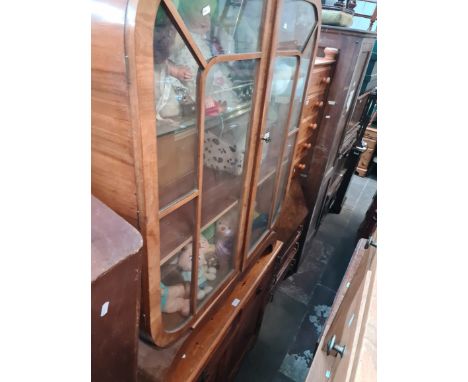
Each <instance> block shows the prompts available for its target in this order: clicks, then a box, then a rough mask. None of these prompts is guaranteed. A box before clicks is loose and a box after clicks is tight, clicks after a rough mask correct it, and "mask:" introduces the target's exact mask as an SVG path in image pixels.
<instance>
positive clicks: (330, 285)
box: [236, 174, 377, 382]
mask: <svg viewBox="0 0 468 382" xmlns="http://www.w3.org/2000/svg"><path fill="white" fill-rule="evenodd" d="M376 188H377V182H376V180H375V176H373V174H370V176H369V177H367V178H361V177H358V176H356V175H354V176H353V178H352V180H351V183H350V186H349V188H348V192H347V194H346V201H345V204H344V206H343V208H342V211H341V213H340V214H338V215H336V214H328V215H327V216H326V217H325V218H324V220H323V222H322V224H321V226H320V228H319V230H318V232H317V234H316V235H315V236H314V237H313V238H308V240H307V241H306V244H305V246H304V254H303V260H302V263H301V265H300V266H299V269H298V272H297V273H296V274H294V275H292V276H291V277H289V278H288V279H286V280H284V281H283V282H282V283H281V284H280V286H279V288H278V290H277V292H276V293H275V295H274V299H273V302H272V303H270V304H268V306H267V309H266V312H265V317H264V320H263V324H262V328H261V330H260V334H259V337H258V340H257V343H256V344H255V346H254V347H253V348H252V350H251V351H250V352H249V353H247V355H246V356H245V358H244V360H243V362H242V365H241V368H240V370H239V373H238V375H237V377H236V381H238V382H267V381H268V382H271V381H273V382H281V381H282V382H292V381H294V382H302V381H304V379H305V377H306V375H307V372H308V369H309V368H310V365H311V362H312V358H313V352H314V350H315V344H316V342H317V339H318V338H319V336H320V334H321V331H322V329H323V325H324V323H325V320H326V318H327V316H328V314H329V311H330V307H331V305H332V303H333V299H334V297H335V293H336V290H337V289H338V287H339V285H340V283H341V279H342V278H343V275H344V273H345V271H346V268H347V266H348V263H349V260H350V258H351V255H352V253H353V250H354V247H355V244H356V231H357V229H358V227H359V224H360V223H361V221H362V220H363V218H364V215H365V213H366V211H367V208H368V207H369V205H370V203H371V201H372V197H373V196H374V193H375V192H376Z"/></svg>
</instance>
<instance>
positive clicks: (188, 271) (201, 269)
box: [177, 243, 216, 300]
mask: <svg viewBox="0 0 468 382" xmlns="http://www.w3.org/2000/svg"><path fill="white" fill-rule="evenodd" d="M204 252H205V251H204V250H200V251H199V258H198V291H197V299H198V300H202V299H203V298H204V297H205V296H206V295H207V294H208V293H210V292H211V291H212V290H213V287H211V286H210V285H208V282H207V281H208V280H214V278H215V277H216V275H215V274H213V273H216V269H215V268H213V269H210V270H209V272H208V273H207V272H206V271H205V269H206V268H207V262H206V258H205V254H204ZM177 265H178V267H179V269H180V271H181V275H182V278H183V279H184V281H185V282H186V283H190V282H191V280H192V244H191V243H190V244H187V245H186V246H185V247H183V248H182V250H181V251H180V253H179V258H178V262H177ZM213 270H214V271H213Z"/></svg>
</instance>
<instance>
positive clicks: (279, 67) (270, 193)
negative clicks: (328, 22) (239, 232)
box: [247, 0, 317, 255]
mask: <svg viewBox="0 0 468 382" xmlns="http://www.w3.org/2000/svg"><path fill="white" fill-rule="evenodd" d="M277 17H278V25H277V39H276V40H277V41H276V58H275V61H274V63H273V65H272V72H273V73H272V80H271V84H270V92H269V95H268V97H267V98H266V99H267V100H268V102H267V108H268V111H267V118H266V121H265V127H264V135H263V137H262V140H263V142H262V146H261V153H262V154H261V163H260V167H259V170H258V171H259V173H258V177H257V179H258V180H257V184H256V189H255V190H254V192H253V194H254V195H255V202H254V204H253V206H251V212H250V220H249V225H248V229H249V231H250V232H249V236H248V237H250V239H249V243H248V246H247V249H248V250H247V255H250V254H252V253H253V250H254V249H255V248H256V246H257V244H258V243H259V242H260V241H261V240H262V239H263V237H265V235H266V234H267V233H268V232H269V230H270V229H271V227H272V226H273V224H274V223H275V221H276V218H277V217H278V215H279V212H280V210H281V205H282V201H283V198H284V196H285V193H286V189H287V184H288V179H289V174H290V168H291V162H292V157H293V153H294V145H295V142H296V136H297V131H298V127H299V117H300V111H301V105H302V101H303V97H304V91H305V83H306V81H307V74H308V72H309V67H310V61H311V55H312V53H313V47H314V44H315V36H316V24H317V11H316V9H315V6H314V5H312V4H311V3H309V2H308V1H305V0H284V1H283V2H282V5H281V9H280V10H279V15H278V16H277Z"/></svg>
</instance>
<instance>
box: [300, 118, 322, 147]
mask: <svg viewBox="0 0 468 382" xmlns="http://www.w3.org/2000/svg"><path fill="white" fill-rule="evenodd" d="M317 128H318V122H317V120H316V119H313V118H310V119H305V120H303V123H301V125H300V126H299V132H298V135H297V142H302V141H303V140H305V139H309V138H310V137H311V136H312V135H313V134H314V132H315V131H317Z"/></svg>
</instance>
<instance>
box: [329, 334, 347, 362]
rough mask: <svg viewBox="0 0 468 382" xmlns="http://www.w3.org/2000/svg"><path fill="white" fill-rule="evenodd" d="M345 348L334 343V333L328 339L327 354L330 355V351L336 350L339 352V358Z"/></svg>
mask: <svg viewBox="0 0 468 382" xmlns="http://www.w3.org/2000/svg"><path fill="white" fill-rule="evenodd" d="M345 350H346V346H344V345H343V346H342V345H339V344H337V343H336V334H334V335H333V337H332V338H330V340H329V341H328V344H327V355H330V354H331V352H332V351H336V352H337V354H339V355H340V356H341V358H343V354H344V352H345Z"/></svg>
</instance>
